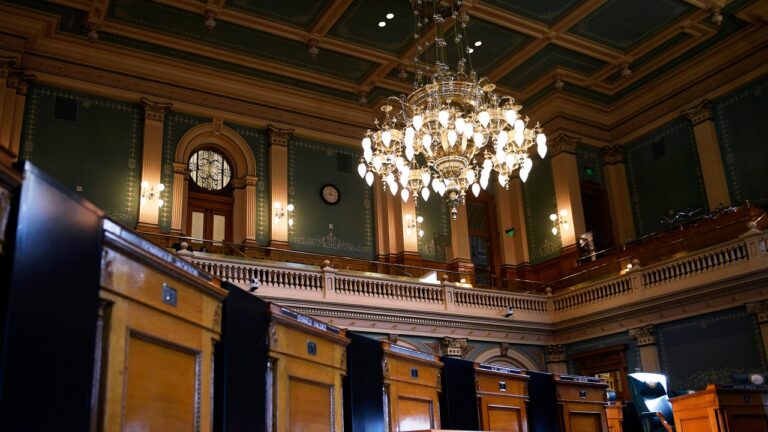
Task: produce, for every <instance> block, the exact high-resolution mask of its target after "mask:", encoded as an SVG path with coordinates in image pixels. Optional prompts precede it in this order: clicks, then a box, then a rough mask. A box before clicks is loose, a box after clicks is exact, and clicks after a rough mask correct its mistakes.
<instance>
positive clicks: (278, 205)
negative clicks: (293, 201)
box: [275, 201, 283, 209]
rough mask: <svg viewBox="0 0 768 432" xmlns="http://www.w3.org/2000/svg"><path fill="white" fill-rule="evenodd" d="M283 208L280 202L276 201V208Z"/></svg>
mask: <svg viewBox="0 0 768 432" xmlns="http://www.w3.org/2000/svg"><path fill="white" fill-rule="evenodd" d="M282 207H283V205H282V204H280V201H275V208H276V209H279V208H282Z"/></svg>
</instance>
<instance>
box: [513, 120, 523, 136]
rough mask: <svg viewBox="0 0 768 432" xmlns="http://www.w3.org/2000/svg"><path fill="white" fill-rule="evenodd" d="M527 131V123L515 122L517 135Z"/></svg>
mask: <svg viewBox="0 0 768 432" xmlns="http://www.w3.org/2000/svg"><path fill="white" fill-rule="evenodd" d="M523 131H525V122H524V121H523V119H517V120H515V133H517V132H523Z"/></svg>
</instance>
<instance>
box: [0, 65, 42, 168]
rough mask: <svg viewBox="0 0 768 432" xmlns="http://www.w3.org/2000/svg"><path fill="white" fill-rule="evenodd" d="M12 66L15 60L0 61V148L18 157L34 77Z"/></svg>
mask: <svg viewBox="0 0 768 432" xmlns="http://www.w3.org/2000/svg"><path fill="white" fill-rule="evenodd" d="M14 64H15V59H0V147H2V148H4V149H6V150H8V151H9V152H10V153H11V154H12V155H14V156H15V157H18V155H19V147H20V144H21V128H22V125H23V123H24V105H25V103H26V99H27V90H28V89H29V86H30V85H31V84H32V83H33V82H34V81H35V76H34V75H32V74H30V73H28V72H26V71H23V70H16V69H14V68H13V65H14Z"/></svg>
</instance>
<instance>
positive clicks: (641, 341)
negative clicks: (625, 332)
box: [629, 324, 656, 347]
mask: <svg viewBox="0 0 768 432" xmlns="http://www.w3.org/2000/svg"><path fill="white" fill-rule="evenodd" d="M629 335H630V336H632V337H634V338H635V339H637V346H638V347H642V346H647V345H656V335H655V333H654V328H653V325H652V324H648V325H646V326H643V327H637V328H633V329H629Z"/></svg>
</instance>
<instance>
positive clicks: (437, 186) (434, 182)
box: [432, 178, 440, 193]
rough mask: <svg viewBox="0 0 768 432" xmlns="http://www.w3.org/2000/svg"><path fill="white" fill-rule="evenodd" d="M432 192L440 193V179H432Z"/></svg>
mask: <svg viewBox="0 0 768 432" xmlns="http://www.w3.org/2000/svg"><path fill="white" fill-rule="evenodd" d="M432 190H434V191H435V192H437V193H440V179H438V178H433V179H432Z"/></svg>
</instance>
